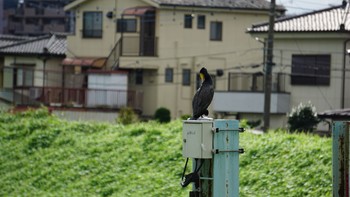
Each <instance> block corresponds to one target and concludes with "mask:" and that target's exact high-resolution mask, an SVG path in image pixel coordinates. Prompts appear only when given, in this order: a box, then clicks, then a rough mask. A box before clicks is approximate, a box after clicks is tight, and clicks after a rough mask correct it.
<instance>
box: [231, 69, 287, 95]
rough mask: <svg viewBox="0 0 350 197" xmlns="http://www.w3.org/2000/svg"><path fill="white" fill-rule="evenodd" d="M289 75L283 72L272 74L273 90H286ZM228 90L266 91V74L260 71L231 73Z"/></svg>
mask: <svg viewBox="0 0 350 197" xmlns="http://www.w3.org/2000/svg"><path fill="white" fill-rule="evenodd" d="M287 80H290V77H289V75H286V74H283V73H274V74H272V84H271V85H272V87H271V88H272V92H286V84H287V83H288V82H287ZM228 91H248V92H262V91H264V75H263V73H261V72H258V73H229V81H228Z"/></svg>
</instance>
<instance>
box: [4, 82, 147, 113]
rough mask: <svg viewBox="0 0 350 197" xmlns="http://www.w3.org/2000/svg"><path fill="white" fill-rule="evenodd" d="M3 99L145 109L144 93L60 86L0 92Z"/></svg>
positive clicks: (16, 102)
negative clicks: (143, 105) (143, 103)
mask: <svg viewBox="0 0 350 197" xmlns="http://www.w3.org/2000/svg"><path fill="white" fill-rule="evenodd" d="M0 98H2V99H5V100H7V101H10V102H12V103H13V104H15V105H26V106H36V105H40V104H44V105H47V106H53V107H81V108H109V109H117V108H121V107H124V106H128V107H131V108H133V109H136V110H141V109H142V101H143V93H142V92H138V91H125V90H104V89H86V88H61V87H16V88H13V89H9V88H8V89H3V90H1V91H0Z"/></svg>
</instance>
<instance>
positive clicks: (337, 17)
mask: <svg viewBox="0 0 350 197" xmlns="http://www.w3.org/2000/svg"><path fill="white" fill-rule="evenodd" d="M346 13H347V9H343V8H342V7H341V6H334V7H331V8H327V9H323V10H318V11H314V12H310V13H306V14H302V15H298V16H293V17H288V18H282V19H278V20H276V21H275V27H274V29H275V32H330V31H340V30H341V29H340V25H341V24H342V22H343V19H346V18H348V16H347V15H346ZM344 17H346V18H344ZM344 25H345V26H344V27H345V30H347V31H349V30H350V20H345V24H344ZM268 28H269V25H268V23H261V24H257V25H253V26H252V27H251V28H249V29H248V32H251V33H254V32H267V31H268Z"/></svg>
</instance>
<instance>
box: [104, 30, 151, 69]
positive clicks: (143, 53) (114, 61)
mask: <svg viewBox="0 0 350 197" xmlns="http://www.w3.org/2000/svg"><path fill="white" fill-rule="evenodd" d="M157 55H158V38H157V37H142V36H139V35H124V36H123V37H122V38H121V39H119V40H118V42H117V43H116V44H115V46H114V48H113V49H112V50H111V52H110V54H109V55H108V58H107V68H109V69H115V68H117V67H119V64H120V58H121V57H156V56H157Z"/></svg>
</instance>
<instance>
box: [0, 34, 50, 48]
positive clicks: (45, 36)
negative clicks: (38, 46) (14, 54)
mask: <svg viewBox="0 0 350 197" xmlns="http://www.w3.org/2000/svg"><path fill="white" fill-rule="evenodd" d="M49 36H50V35H44V36H39V37H34V38H33V39H28V40H22V41H19V42H16V43H14V44H10V45H6V46H2V47H0V49H5V48H9V47H14V46H19V45H22V44H27V43H31V42H35V41H39V40H43V39H46V38H49Z"/></svg>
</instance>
